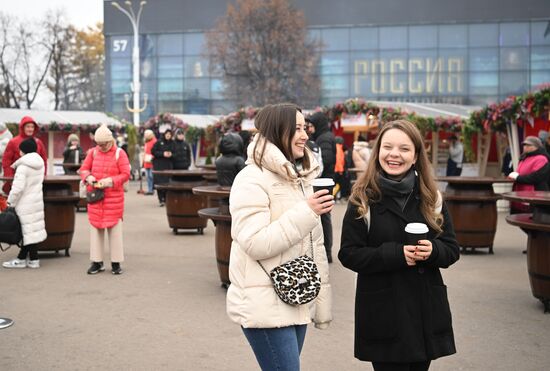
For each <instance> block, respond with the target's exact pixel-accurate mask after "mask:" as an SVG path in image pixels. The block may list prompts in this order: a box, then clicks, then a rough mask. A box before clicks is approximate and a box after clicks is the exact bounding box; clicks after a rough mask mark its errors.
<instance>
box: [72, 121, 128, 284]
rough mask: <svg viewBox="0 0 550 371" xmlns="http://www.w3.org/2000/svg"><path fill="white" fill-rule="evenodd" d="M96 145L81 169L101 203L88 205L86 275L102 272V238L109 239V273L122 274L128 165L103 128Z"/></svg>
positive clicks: (125, 157) (122, 153)
mask: <svg viewBox="0 0 550 371" xmlns="http://www.w3.org/2000/svg"><path fill="white" fill-rule="evenodd" d="M95 142H96V143H97V146H96V147H94V148H92V149H90V150H89V151H88V154H87V155H86V159H85V160H84V162H83V163H82V166H81V167H80V178H81V179H82V181H84V182H85V183H86V185H87V190H88V191H91V190H92V189H93V188H100V189H103V191H104V197H103V199H102V200H99V201H96V202H93V203H88V220H89V222H90V260H91V261H92V264H91V266H90V268H89V269H88V274H96V273H99V272H102V271H104V270H105V268H104V267H103V250H104V244H105V238H104V237H105V235H106V234H107V235H108V237H109V247H110V250H111V272H112V273H113V274H121V273H122V268H121V267H120V263H121V262H122V261H124V249H123V244H122V216H123V214H124V183H125V182H127V181H128V179H129V178H130V162H129V161H128V156H127V155H126V152H124V151H123V150H122V149H120V148H117V146H116V144H115V139H114V138H113V134H112V133H111V131H110V130H109V128H107V126H106V125H102V126H100V127H99V128H98V129H97V130H96V132H95Z"/></svg>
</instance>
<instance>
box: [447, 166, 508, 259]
mask: <svg viewBox="0 0 550 371" xmlns="http://www.w3.org/2000/svg"><path fill="white" fill-rule="evenodd" d="M438 180H439V181H445V182H447V188H446V189H445V194H444V199H445V202H446V204H447V208H448V209H449V214H450V215H451V218H452V220H453V227H454V230H455V233H456V239H457V241H458V243H459V245H460V246H461V248H462V250H463V251H464V250H465V249H467V248H470V249H471V250H473V249H478V248H487V249H489V253H490V254H493V242H494V239H495V234H496V228H497V220H498V213H497V205H496V202H497V200H499V199H501V196H500V195H497V194H495V193H494V191H493V183H494V182H509V180H505V179H494V178H487V177H441V178H438Z"/></svg>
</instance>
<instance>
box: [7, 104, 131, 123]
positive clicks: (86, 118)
mask: <svg viewBox="0 0 550 371" xmlns="http://www.w3.org/2000/svg"><path fill="white" fill-rule="evenodd" d="M24 116H30V117H32V118H33V119H34V121H36V122H37V123H38V124H40V125H50V124H53V123H56V124H72V125H100V124H107V125H108V126H116V127H122V123H121V122H120V121H119V120H117V119H115V118H113V117H109V116H107V115H106V114H105V113H103V112H98V111H40V110H29V109H16V108H0V121H2V122H5V123H14V124H18V123H19V121H21V118H23V117H24Z"/></svg>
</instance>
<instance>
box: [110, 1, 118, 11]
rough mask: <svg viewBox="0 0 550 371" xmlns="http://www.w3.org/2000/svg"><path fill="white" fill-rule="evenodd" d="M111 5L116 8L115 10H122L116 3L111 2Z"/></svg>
mask: <svg viewBox="0 0 550 371" xmlns="http://www.w3.org/2000/svg"><path fill="white" fill-rule="evenodd" d="M111 5H112V6H114V7H115V8H117V9H120V4H119V3H117V2H116V1H111Z"/></svg>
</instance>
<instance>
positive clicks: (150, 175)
mask: <svg viewBox="0 0 550 371" xmlns="http://www.w3.org/2000/svg"><path fill="white" fill-rule="evenodd" d="M145 175H146V177H147V192H148V193H153V169H145Z"/></svg>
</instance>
